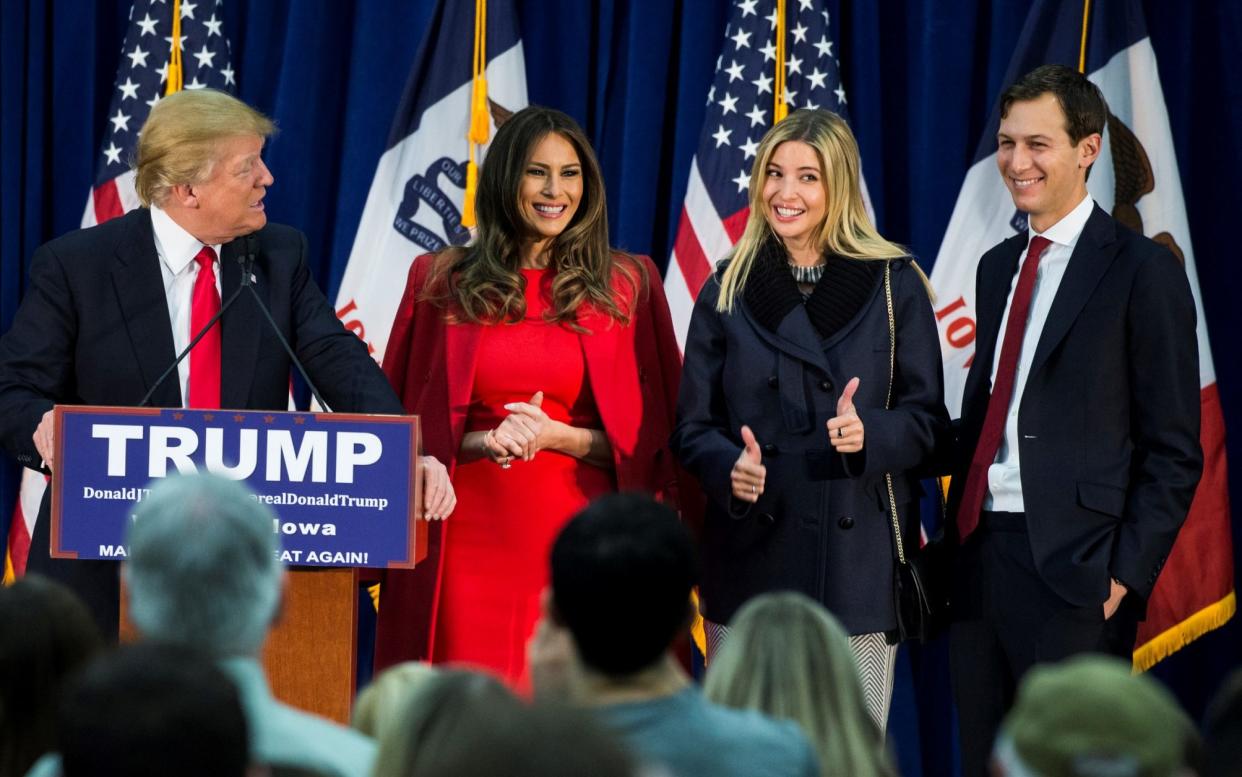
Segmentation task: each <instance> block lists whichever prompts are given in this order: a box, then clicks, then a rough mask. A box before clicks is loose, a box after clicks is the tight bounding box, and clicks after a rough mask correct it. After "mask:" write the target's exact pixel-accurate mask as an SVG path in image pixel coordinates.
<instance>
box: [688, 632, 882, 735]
mask: <svg viewBox="0 0 1242 777" xmlns="http://www.w3.org/2000/svg"><path fill="white" fill-rule="evenodd" d="M703 627H704V631H705V632H706V634H707V660H708V666H711V657H712V656H714V655H715V654H716V651H718V650H720V648H721V646H722V645H723V644H724V641H725V639H726V638H727V637H728V636H729V627H728V626H724V625H721V624H719V623H713V622H711V621H709V620H707V619H706V618H704V619H703ZM849 641H850V652H852V653H853V654H854V661H855V662H856V663H857V664H858V679H859V683H860V684H861V686H862V692H863V701H864V702H865V703H866V705H867V712H868V713H870V715H871V719H872V720H874V721H875V724H876V726H877V727H879V729H880V733H881V734H883V733H884V732H885V730H886V729H887V728H888V709H889V705H890V704H891V703H892V701H893V669H894V667H895V666H896V663H897V646H896V645H890V644H888V640H887V639H886V638H885V636H884V633H883V632H875V633H872V634H854V635H851V636H850V637H849Z"/></svg>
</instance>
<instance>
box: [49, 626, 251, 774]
mask: <svg viewBox="0 0 1242 777" xmlns="http://www.w3.org/2000/svg"><path fill="white" fill-rule="evenodd" d="M58 722H59V733H58V736H57V740H58V742H59V746H60V756H61V774H62V775H63V777H164V775H170V774H175V775H178V777H242V776H243V775H245V774H247V772H248V766H247V764H248V763H249V760H250V758H249V752H248V748H247V734H246V718H245V716H244V715H243V713H242V708H241V701H240V699H239V698H238V694H237V690H236V689H235V688H234V687H233V685H232V684H231V683H230V682H229V680H228V678H227V677H226V676H225V675H224V673H223V672H221V671H220V670H219V669H217V668H216V667H215V666H213V665H212V662H211V660H210V659H209V658H207V657H206V656H204V655H202V654H201V653H198V652H197V651H194V650H191V649H189V648H187V647H185V646H173V645H158V644H154V643H147V644H139V645H133V646H129V647H123V648H121V649H120V650H118V651H116V652H114V653H112V654H110V655H108V656H105V657H104V658H101V659H99V660H98V661H96V662H95V663H93V664H91V665H90V666H89V667H87V668H86V670H85V671H84V672H83V673H82V674H81V675H80V676H78V678H77V679H76V681H74V682H73V683H71V684H70V686H69V687H68V688H67V689H66V693H65V696H64V699H63V701H62V702H61V704H60V714H59V716H58Z"/></svg>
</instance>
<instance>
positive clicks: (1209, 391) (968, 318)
mask: <svg viewBox="0 0 1242 777" xmlns="http://www.w3.org/2000/svg"><path fill="white" fill-rule="evenodd" d="M1083 22H1084V19H1083V9H1082V6H1081V5H1080V4H1077V3H1061V2H1055V1H1051V2H1037V3H1036V4H1035V6H1034V7H1033V8H1032V9H1031V12H1030V14H1029V15H1028V17H1027V21H1026V26H1025V27H1024V29H1023V33H1022V37H1021V39H1020V40H1019V42H1018V47H1017V49H1016V52H1015V54H1014V57H1013V60H1012V61H1011V62H1010V65H1009V71H1008V73H1007V74H1006V77H1005V81H1004V83H1005V84H1010V83H1013V81H1015V80H1017V78H1018V77H1019V76H1021V75H1022V74H1024V73H1026V72H1028V71H1030V70H1032V69H1034V68H1035V67H1037V66H1039V65H1042V64H1046V63H1060V64H1064V65H1069V66H1071V67H1078V68H1079V69H1080V70H1081V71H1082V72H1085V73H1087V75H1088V77H1089V78H1090V79H1091V81H1092V82H1093V83H1095V84H1096V85H1097V86H1099V87H1100V89H1101V91H1103V93H1104V97H1105V99H1106V100H1107V101H1108V107H1109V111H1110V114H1111V115H1110V116H1109V119H1108V124H1107V127H1106V128H1105V131H1104V140H1103V144H1102V150H1101V153H1100V157H1099V159H1098V160H1097V161H1096V163H1095V166H1094V167H1093V168H1092V171H1091V177H1090V179H1089V180H1088V182H1087V189H1088V190H1089V192H1090V194H1091V196H1092V197H1093V198H1094V199H1095V201H1096V202H1097V203H1098V204H1099V205H1100V207H1102V208H1103V209H1104V210H1106V211H1108V212H1109V213H1111V214H1112V215H1113V217H1114V218H1115V219H1117V220H1118V221H1120V222H1121V223H1123V224H1125V225H1126V226H1128V227H1130V228H1131V229H1133V230H1134V231H1136V232H1140V233H1142V234H1144V235H1146V236H1147V237H1149V238H1151V239H1152V240H1155V241H1156V242H1157V243H1160V244H1162V245H1164V246H1166V247H1167V248H1168V249H1169V250H1170V251H1172V252H1173V253H1174V254H1175V255H1177V257H1178V258H1180V259H1181V260H1182V261H1183V263H1184V265H1185V268H1186V275H1187V277H1188V278H1189V279H1190V287H1191V290H1192V291H1193V293H1194V297H1195V308H1196V313H1197V314H1198V332H1197V334H1198V349H1199V385H1200V387H1201V403H1202V418H1203V426H1202V430H1201V432H1200V438H1201V442H1202V444H1203V454H1204V469H1203V479H1202V480H1201V481H1200V483H1199V489H1198V491H1197V492H1196V493H1195V498H1194V502H1193V504H1192V505H1191V507H1190V515H1189V517H1188V518H1187V520H1186V523H1185V525H1184V526H1183V527H1182V530H1181V533H1180V534H1179V535H1178V538H1177V542H1176V544H1175V545H1174V546H1173V551H1172V553H1171V554H1170V556H1169V559H1168V561H1167V563H1166V564H1165V567H1164V571H1163V573H1162V574H1161V575H1160V579H1159V581H1158V582H1157V584H1156V589H1155V591H1154V592H1153V593H1152V597H1151V601H1150V602H1149V604H1148V608H1147V620H1146V621H1145V622H1144V623H1142V624H1140V629H1139V634H1138V641H1137V643H1136V644H1135V650H1134V665H1135V667H1136V668H1137V669H1140V670H1142V669H1147V668H1149V667H1151V666H1152V665H1153V664H1155V663H1156V662H1157V661H1159V660H1160V659H1162V658H1164V657H1166V656H1168V655H1169V654H1170V653H1172V652H1174V651H1176V650H1178V649H1179V648H1181V647H1182V646H1183V645H1185V644H1187V643H1188V642H1190V641H1191V640H1193V639H1195V638H1197V637H1199V636H1201V635H1202V634H1204V633H1205V632H1207V631H1210V630H1212V629H1214V628H1217V627H1218V626H1221V625H1222V624H1224V623H1225V621H1227V620H1229V618H1230V617H1231V616H1232V615H1233V613H1234V610H1235V607H1236V605H1235V598H1234V591H1233V549H1232V541H1231V536H1230V514H1229V493H1228V487H1227V483H1226V471H1225V426H1224V418H1223V416H1222V414H1221V406H1220V396H1219V393H1218V391H1217V387H1216V371H1215V368H1214V367H1213V365H1212V352H1211V350H1210V348H1209V347H1208V336H1207V325H1206V324H1205V322H1204V318H1203V302H1202V299H1201V297H1200V294H1199V275H1198V272H1197V271H1196V270H1195V258H1194V250H1193V248H1192V247H1191V242H1190V227H1189V224H1188V221H1187V219H1186V203H1185V200H1184V199H1183V197H1182V182H1181V178H1180V177H1179V175H1178V171H1177V157H1176V156H1175V155H1174V152H1173V136H1172V133H1171V132H1170V130H1169V117H1168V112H1167V109H1166V108H1165V103H1164V92H1163V91H1162V90H1161V88H1160V76H1159V73H1158V72H1157V70H1156V55H1155V52H1154V51H1153V50H1152V47H1151V41H1150V39H1149V38H1148V35H1147V24H1146V21H1145V20H1144V17H1143V9H1142V5H1141V3H1139V2H1138V1H1137V0H1097V2H1095V3H1092V4H1091V5H1090V16H1089V17H1088V19H1087V25H1086V33H1087V34H1086V43H1085V47H1084V45H1083ZM999 121H1000V111H999V106H996V107H995V108H994V109H993V112H992V118H991V121H990V122H989V123H988V125H987V129H986V130H985V132H984V135H983V139H982V140H981V141H980V143H979V149H978V151H977V152H976V155H975V163H974V164H973V165H972V166H971V168H970V170H969V171H968V172H967V174H966V182H965V184H964V185H963V186H962V191H961V194H960V195H958V200H957V205H956V207H955V208H954V210H953V217H952V219H951V220H950V222H949V228H948V230H947V231H946V233H945V238H944V242H943V244H942V245H941V247H940V253H939V254H938V256H937V257H936V264H935V265H934V268H933V272H932V276H931V280H932V283H933V284H934V285H935V288H936V292H937V297H938V299H937V303H936V304H937V308H938V309H937V311H936V316H937V318H938V319H939V324H940V336H941V350H942V352H943V354H944V365H945V400H946V402H947V403H948V405H949V411H950V413H952V414H954V415H955V416H956V415H957V414H959V410H960V407H961V400H962V389H963V384H964V383H965V380H966V373H967V371H968V369H969V367H970V359H971V357H972V356H973V355H974V352H975V343H974V336H975V309H974V283H975V267H976V265H977V264H978V261H979V257H980V256H982V255H983V253H984V252H985V251H986V250H987V249H989V248H991V247H992V246H993V245H995V244H996V243H998V242H1000V241H1001V240H1003V239H1005V238H1008V237H1011V236H1012V235H1013V234H1014V233H1015V231H1017V230H1024V229H1026V218H1025V216H1024V215H1023V214H1020V213H1017V212H1015V210H1014V207H1013V201H1012V200H1011V199H1010V197H1009V193H1008V192H1007V191H1006V189H1005V186H1004V184H1003V183H1002V181H1001V178H1000V174H999V173H998V171H997V168H996V131H997V128H998V126H999Z"/></svg>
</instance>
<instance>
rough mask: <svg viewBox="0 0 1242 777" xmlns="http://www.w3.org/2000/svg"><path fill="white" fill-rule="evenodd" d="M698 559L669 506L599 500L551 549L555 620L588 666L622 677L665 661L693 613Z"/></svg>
mask: <svg viewBox="0 0 1242 777" xmlns="http://www.w3.org/2000/svg"><path fill="white" fill-rule="evenodd" d="M697 579H698V560H697V557H696V555H695V549H694V542H693V540H692V539H691V537H690V532H689V531H688V530H687V529H686V527H685V526H683V525H682V524H681V522H680V521H679V520H678V518H677V514H676V513H675V512H673V511H672V510H671V509H670V508H668V507H666V506H664V505H662V504H660V503H658V502H656V501H654V500H653V499H651V498H650V497H647V496H641V495H638V494H611V495H608V496H604V497H601V498H600V499H597V500H595V501H594V502H592V503H591V504H590V505H588V506H587V507H586V508H584V509H583V510H582V511H581V512H579V513H578V515H577V516H575V517H574V518H573V520H571V521H570V522H569V523H568V524H567V525H566V526H565V528H564V529H562V530H561V533H560V536H558V537H557V538H556V541H555V543H554V544H553V546H552V575H551V581H552V596H551V609H552V613H551V615H552V617H553V619H554V620H555V621H556V622H557V623H558V624H560V625H561V626H564V627H565V628H566V629H568V631H569V632H570V634H571V635H572V637H573V641H574V644H575V646H576V647H577V655H578V656H579V658H580V659H581V661H582V663H583V664H584V665H585V667H586V668H587V669H589V670H592V671H594V672H598V673H600V674H604V675H607V676H611V677H623V676H626V675H631V674H634V673H635V672H638V671H640V670H643V669H646V668H648V667H650V666H652V665H654V664H655V663H656V662H657V661H659V660H660V659H661V658H662V657H663V656H664V655H665V653H666V652H667V651H668V649H669V648H670V647H671V646H672V644H673V641H674V640H675V639H676V637H677V635H678V634H679V633H680V632H682V631H683V630H684V628H685V627H686V625H687V624H688V622H689V619H690V617H691V614H692V610H691V604H690V589H691V588H692V587H693V586H694V584H695V583H696V582H697Z"/></svg>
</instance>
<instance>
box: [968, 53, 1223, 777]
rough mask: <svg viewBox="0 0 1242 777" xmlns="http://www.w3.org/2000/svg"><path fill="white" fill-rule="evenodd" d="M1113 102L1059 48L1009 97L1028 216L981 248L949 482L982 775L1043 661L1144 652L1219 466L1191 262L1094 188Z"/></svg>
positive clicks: (1018, 183) (1021, 202)
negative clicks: (1156, 590)
mask: <svg viewBox="0 0 1242 777" xmlns="http://www.w3.org/2000/svg"><path fill="white" fill-rule="evenodd" d="M1107 115H1108V108H1107V106H1106V105H1105V102H1104V98H1103V95H1101V93H1100V91H1099V89H1097V88H1096V87H1095V85H1094V84H1092V83H1091V82H1090V81H1088V80H1087V78H1086V77H1085V76H1083V75H1081V74H1080V73H1078V72H1076V71H1074V70H1072V69H1070V68H1066V67H1062V66H1059V65H1049V66H1044V67H1040V68H1038V69H1036V70H1034V71H1032V72H1031V73H1029V74H1027V75H1026V76H1024V77H1023V78H1021V79H1020V80H1019V81H1018V82H1017V83H1015V84H1014V85H1013V86H1011V87H1009V89H1008V90H1006V92H1005V93H1004V95H1003V96H1002V98H1001V122H1000V131H999V133H998V151H997V162H998V165H999V167H1000V173H1001V177H1002V178H1003V179H1004V182H1005V186H1006V187H1007V188H1008V189H1009V193H1010V195H1011V196H1012V198H1013V202H1014V205H1015V206H1017V208H1018V210H1020V211H1023V212H1025V213H1026V214H1027V217H1028V229H1026V230H1023V232H1022V233H1021V234H1018V235H1016V236H1014V237H1012V238H1010V239H1008V240H1006V241H1004V242H1003V243H1001V244H999V245H997V246H996V247H994V248H992V249H991V250H990V251H988V252H987V253H986V254H984V256H983V258H982V259H981V260H980V262H979V268H978V271H977V275H976V300H977V312H978V341H977V342H978V351H977V352H976V353H975V358H974V361H973V363H972V364H971V368H970V373H969V375H968V376H967V379H966V387H965V392H964V395H963V399H962V418H961V422H960V428H959V432H960V435H959V442H960V443H961V445H960V448H959V452H958V460H957V463H956V468H955V471H954V475H953V488H952V494H951V496H950V515H951V516H954V517H955V518H956V529H957V535H958V538H959V541H960V542H961V546H960V548H959V563H958V565H957V569H956V573H955V580H954V592H953V593H954V623H953V626H952V631H951V635H950V650H951V657H952V658H951V660H952V667H953V674H954V681H953V682H954V690H955V695H956V697H957V703H958V714H959V722H960V728H961V735H962V763H963V772H964V773H965V774H966V775H982V774H986V771H987V760H988V756H989V753H990V750H991V748H992V743H993V739H994V737H995V735H996V731H997V727H998V725H999V723H1000V721H1001V719H1002V717H1003V716H1004V714H1005V712H1006V711H1007V709H1008V708H1009V707H1010V706H1011V704H1012V702H1013V694H1014V688H1015V686H1016V684H1017V682H1018V681H1019V680H1020V679H1021V677H1022V675H1023V674H1024V673H1025V672H1026V670H1027V669H1029V668H1030V667H1031V666H1032V665H1034V664H1036V663H1042V662H1049V661H1057V660H1059V659H1061V658H1064V657H1066V656H1068V655H1071V654H1074V653H1082V652H1093V651H1098V652H1107V653H1114V654H1116V655H1120V656H1124V657H1125V658H1126V659H1129V657H1130V653H1131V650H1132V649H1133V646H1134V638H1135V633H1136V630H1137V624H1138V621H1139V620H1140V619H1141V618H1142V617H1143V614H1144V612H1145V602H1146V599H1147V597H1148V596H1150V594H1151V591H1152V588H1153V587H1154V586H1155V583H1156V577H1157V575H1159V573H1160V569H1161V567H1162V566H1163V564H1164V561H1165V559H1166V558H1167V556H1168V554H1169V550H1170V548H1171V547H1172V546H1173V541H1174V539H1175V538H1176V537H1177V532H1178V530H1179V529H1180V527H1181V525H1182V523H1183V521H1185V519H1186V514H1187V512H1188V511H1189V509H1190V501H1191V498H1192V497H1193V495H1194V491H1195V486H1196V485H1197V484H1198V481H1199V475H1200V472H1201V470H1202V466H1203V458H1202V451H1201V450H1200V446H1199V366H1198V349H1197V346H1196V340H1195V305H1194V299H1193V297H1192V296H1191V291H1190V285H1189V282H1188V281H1187V278H1186V274H1185V271H1184V269H1183V267H1182V266H1181V264H1180V263H1179V262H1178V260H1177V259H1176V258H1175V257H1174V256H1173V254H1171V253H1170V252H1169V251H1167V250H1165V249H1164V248H1161V247H1160V246H1158V245H1157V244H1156V243H1154V242H1152V241H1151V240H1148V239H1147V238H1145V237H1143V236H1141V235H1137V234H1135V233H1133V232H1131V231H1130V230H1128V229H1127V228H1125V227H1124V226H1122V225H1120V224H1118V223H1117V222H1116V221H1114V220H1113V218H1112V217H1110V216H1109V215H1108V214H1107V213H1106V212H1105V211H1104V210H1103V209H1101V208H1100V207H1099V206H1098V205H1096V204H1095V202H1094V201H1093V200H1092V199H1091V197H1090V196H1089V195H1088V194H1087V184H1086V181H1087V175H1088V171H1089V170H1090V168H1091V165H1092V164H1093V163H1094V162H1095V161H1096V159H1097V157H1098V156H1099V153H1100V144H1101V139H1102V138H1101V136H1102V133H1103V131H1104V124H1105V121H1106V119H1107Z"/></svg>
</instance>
